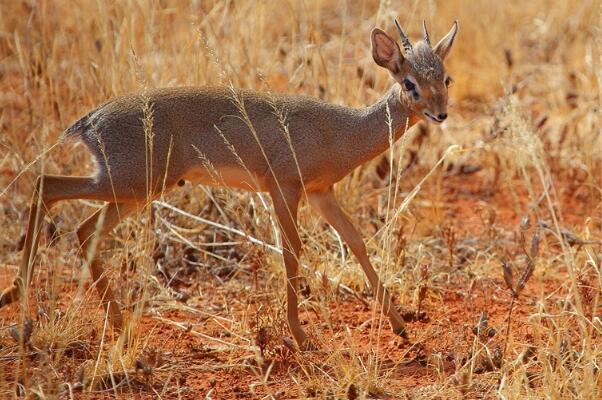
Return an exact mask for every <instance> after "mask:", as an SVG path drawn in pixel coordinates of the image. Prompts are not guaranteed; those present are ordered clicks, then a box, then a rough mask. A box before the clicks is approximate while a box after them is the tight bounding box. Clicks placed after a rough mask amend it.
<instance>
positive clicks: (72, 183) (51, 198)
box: [0, 175, 114, 307]
mask: <svg viewBox="0 0 602 400" xmlns="http://www.w3.org/2000/svg"><path fill="white" fill-rule="evenodd" d="M67 199H89V200H104V201H113V199H114V195H113V192H112V190H111V189H110V187H106V186H102V185H100V184H99V183H98V182H96V181H95V180H94V179H93V178H91V177H73V176H58V175H42V176H39V177H38V179H37V181H36V184H35V187H34V191H33V195H32V198H31V203H30V206H29V220H28V223H27V232H26V234H25V244H24V246H23V256H22V258H21V265H20V267H19V275H18V276H17V277H16V278H15V280H14V282H13V285H12V286H10V287H8V288H6V289H5V290H4V291H3V292H2V294H0V307H3V306H5V305H7V304H9V303H12V302H14V301H16V300H18V299H19V297H24V298H25V301H27V296H24V294H25V291H26V289H27V287H28V286H29V281H30V280H31V277H32V275H33V270H34V268H33V260H34V258H35V255H36V251H37V248H38V240H39V236H40V230H41V225H42V221H43V220H44V216H45V215H46V213H47V212H48V210H50V208H51V207H52V206H53V205H54V204H55V203H56V202H58V201H60V200H67Z"/></svg>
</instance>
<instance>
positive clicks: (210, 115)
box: [0, 21, 458, 346]
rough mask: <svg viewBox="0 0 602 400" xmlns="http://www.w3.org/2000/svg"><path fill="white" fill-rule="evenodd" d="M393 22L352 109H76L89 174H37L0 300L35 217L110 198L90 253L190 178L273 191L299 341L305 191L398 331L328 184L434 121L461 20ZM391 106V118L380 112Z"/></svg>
mask: <svg viewBox="0 0 602 400" xmlns="http://www.w3.org/2000/svg"><path fill="white" fill-rule="evenodd" d="M395 24H396V27H397V30H398V32H399V35H400V37H401V43H402V45H403V52H402V50H401V49H400V47H399V45H398V44H397V42H396V41H395V40H394V39H393V38H392V37H390V36H389V35H388V34H387V33H385V32H384V31H383V30H381V29H378V28H375V29H374V30H373V31H372V33H371V42H372V57H373V58H374V61H375V62H376V64H378V65H379V66H381V67H383V68H386V69H387V70H388V71H389V72H390V74H391V76H392V77H393V79H394V80H395V83H394V84H393V86H392V87H391V88H390V89H389V90H388V91H387V93H386V94H385V95H384V96H383V97H382V98H381V99H380V100H379V101H378V102H376V103H375V104H373V105H371V106H369V107H366V108H359V109H356V108H349V107H344V106H340V105H335V104H329V103H325V102H322V101H320V100H317V99H314V98H311V97H305V96H300V95H294V94H282V95H266V94H263V93H259V92H255V91H249V90H240V91H236V90H231V89H228V88H197V87H178V88H167V89H157V90H151V91H147V92H145V93H141V94H129V95H125V96H122V97H118V98H116V99H113V100H110V101H109V102H107V103H105V104H104V105H102V106H100V107H99V108H97V109H96V110H94V111H92V112H90V113H89V114H88V115H86V116H85V117H83V118H81V119H80V120H79V121H77V122H76V123H75V124H74V125H73V126H71V127H70V128H68V129H67V130H66V131H65V136H66V137H69V138H76V139H78V140H81V141H82V142H83V143H84V144H85V145H86V146H87V148H88V150H89V151H90V153H91V154H92V156H93V158H94V160H95V166H96V171H95V173H94V174H93V175H91V176H57V175H42V176H40V177H39V178H38V180H37V183H36V186H35V189H34V193H33V198H32V200H31V208H30V213H29V221H28V225H27V233H26V239H25V245H24V248H23V257H22V261H21V265H20V273H19V275H18V276H17V277H16V278H15V281H14V283H13V285H12V286H11V287H9V288H7V289H6V290H4V292H3V293H2V294H1V295H0V307H1V306H4V305H6V304H9V303H11V302H13V301H15V300H17V299H18V298H19V297H20V296H23V295H24V294H25V289H26V288H27V285H28V284H29V282H30V280H31V277H32V274H33V269H34V268H33V262H34V258H35V254H36V250H37V243H38V238H39V233H40V227H41V225H42V221H43V219H44V216H45V214H46V213H47V212H48V210H49V209H50V208H51V207H52V206H53V205H54V204H56V203H57V202H58V201H60V200H68V199H89V200H101V201H105V202H107V204H106V205H105V206H104V207H103V208H102V209H101V210H99V211H97V212H95V213H94V214H93V215H92V216H90V217H89V218H88V219H87V220H86V221H85V222H84V223H83V224H82V225H81V227H80V228H79V229H78V231H77V236H78V238H79V241H80V243H81V253H82V254H83V255H84V256H86V255H88V254H97V253H96V251H95V246H97V244H98V242H99V240H98V239H99V238H100V237H102V236H104V235H106V234H107V233H109V232H110V231H111V230H112V229H113V228H114V227H115V226H116V225H117V224H118V223H119V221H120V220H122V219H123V218H125V217H126V216H127V215H128V214H130V213H131V212H133V211H135V210H137V209H138V208H139V207H140V206H143V205H145V204H147V203H148V201H149V198H150V199H152V198H153V197H156V196H159V195H160V194H161V193H163V192H165V191H169V190H170V189H172V188H174V187H175V186H177V184H178V182H180V181H182V180H187V181H190V182H192V183H200V184H203V185H213V186H215V185H220V186H228V187H233V188H239V189H244V190H250V191H261V192H268V193H269V194H270V196H271V198H272V201H273V206H274V211H275V214H276V217H277V220H278V223H279V227H280V231H281V234H282V238H283V240H282V243H283V257H284V265H285V267H286V287H287V320H288V325H289V327H290V330H291V333H292V335H293V336H294V338H295V340H296V342H297V343H298V344H299V345H300V346H302V345H304V344H307V342H306V341H307V336H306V334H305V332H304V331H303V329H302V328H301V325H300V323H299V315H298V310H297V287H298V279H299V275H298V264H299V261H298V260H299V254H300V251H301V241H300V239H299V235H298V232H297V210H298V207H299V202H300V200H301V199H302V198H306V199H307V200H308V201H309V203H310V204H311V205H312V207H313V208H314V209H315V210H316V211H317V212H318V213H319V214H320V215H321V216H322V217H323V218H324V219H325V220H326V221H327V222H328V223H329V224H330V225H332V227H333V228H334V229H336V231H337V232H338V233H339V234H340V235H341V237H342V238H343V239H344V241H345V242H346V243H347V244H348V246H349V248H350V249H351V251H352V252H353V253H354V254H355V256H356V257H357V258H358V259H359V262H360V264H361V266H362V269H363V270H364V273H365V274H366V276H367V278H368V281H369V282H370V285H371V286H372V288H373V290H374V291H375V292H376V297H377V299H378V300H379V301H380V303H381V304H382V307H383V311H384V313H385V314H386V315H387V316H388V317H389V319H390V321H391V325H392V328H393V330H394V332H396V333H397V334H400V335H402V336H405V330H404V321H403V319H402V317H401V316H400V314H399V313H398V312H397V311H396V309H395V307H394V306H393V304H392V301H391V296H390V295H389V293H388V291H387V290H386V289H385V288H384V287H383V285H382V284H381V282H380V280H379V277H378V275H377V274H376V272H375V271H374V268H373V267H372V265H371V263H370V260H369V258H368V255H367V253H366V248H365V245H364V242H363V240H362V238H361V237H360V235H359V233H358V232H357V230H356V229H355V228H354V226H353V225H352V223H351V222H350V221H349V219H348V217H347V216H346V215H345V213H344V212H343V211H342V210H341V208H340V207H339V205H338V204H337V201H336V199H335V196H334V192H333V185H334V184H335V183H336V182H338V181H340V180H341V179H342V178H343V177H345V176H346V175H347V174H349V173H350V172H351V171H352V170H353V169H354V168H356V167H357V166H359V165H361V164H363V163H365V162H367V161H369V160H370V159H372V158H373V157H375V156H376V155H378V154H380V153H382V152H383V151H384V150H385V149H387V148H388V147H389V145H390V138H389V132H390V128H392V131H393V135H394V139H395V140H397V139H398V138H399V137H400V136H401V135H402V134H403V133H404V132H405V131H406V129H407V128H408V127H411V126H412V125H414V124H415V123H417V122H418V121H420V120H427V121H430V122H433V123H437V124H439V123H442V122H443V121H444V120H445V119H446V118H447V99H448V86H449V84H450V82H451V78H450V77H449V75H448V74H447V73H446V71H445V68H444V66H443V60H445V58H446V57H447V55H448V54H449V52H450V49H451V47H452V45H453V43H454V40H455V38H456V34H457V32H458V24H457V22H455V23H454V25H453V27H452V29H451V30H450V32H449V33H448V34H447V35H446V36H445V37H443V39H441V41H439V43H437V44H436V45H435V46H434V47H433V46H431V42H430V39H429V34H428V32H427V29H426V25H424V24H423V33H424V38H423V40H422V41H420V42H418V43H416V44H415V45H412V44H411V43H410V41H409V39H408V38H407V36H406V35H405V34H404V32H403V31H402V29H401V27H400V26H399V23H398V22H397V21H395ZM275 110H279V111H280V112H275ZM389 113H390V116H391V118H392V123H391V122H389V123H388V122H387V121H388V117H387V116H388V115H389ZM149 114H150V119H151V123H150V124H149V123H148V119H149ZM145 121H146V122H145ZM145 125H146V127H145ZM149 130H150V131H151V132H150V134H149V132H148V131H149ZM151 140H152V143H151ZM101 264H102V263H101V259H99V258H98V256H95V257H94V258H93V259H92V260H90V269H91V272H92V277H93V279H94V281H95V284H96V287H97V289H98V291H99V293H100V296H101V298H102V300H103V303H104V304H105V307H107V312H108V315H109V317H110V319H111V321H112V323H113V324H114V326H115V327H116V328H119V327H121V325H122V316H121V312H120V309H119V306H118V303H117V302H116V299H115V296H114V294H113V291H112V290H111V287H110V285H109V283H108V280H107V278H106V276H105V274H104V270H103V267H102V265H101Z"/></svg>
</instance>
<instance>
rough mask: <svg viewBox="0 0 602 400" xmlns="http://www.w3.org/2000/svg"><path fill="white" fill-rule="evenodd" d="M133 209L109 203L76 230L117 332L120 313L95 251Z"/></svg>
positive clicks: (120, 318)
mask: <svg viewBox="0 0 602 400" xmlns="http://www.w3.org/2000/svg"><path fill="white" fill-rule="evenodd" d="M135 209H136V204H124V203H109V204H107V205H105V206H104V207H103V208H101V209H100V210H98V211H96V212H95V213H94V214H92V215H91V216H90V217H89V218H88V219H87V220H86V221H84V222H83V223H82V224H81V226H80V227H79V229H78V230H77V237H78V239H79V242H80V244H81V248H80V250H81V253H82V255H83V257H84V259H85V260H86V261H87V262H88V264H89V266H90V271H91V272H92V278H93V279H94V282H95V284H96V289H97V290H98V293H99V295H100V298H101V300H102V302H103V304H104V306H105V309H106V310H107V313H108V315H109V318H110V320H111V322H112V324H113V326H114V327H115V328H116V329H118V330H119V329H120V328H121V326H122V323H123V319H122V317H121V311H120V310H119V305H118V304H117V300H116V299H115V294H114V293H113V290H112V289H111V286H110V285H109V281H108V279H107V277H106V276H105V271H104V268H103V266H102V261H101V259H100V257H98V255H97V252H96V250H97V247H98V244H99V243H100V241H101V240H102V238H103V237H104V236H106V234H108V233H109V232H110V231H111V230H112V229H113V228H114V227H115V226H116V225H117V224H118V223H119V222H120V220H122V219H124V218H125V217H126V216H127V215H128V214H130V213H131V212H133V211H134V210H135Z"/></svg>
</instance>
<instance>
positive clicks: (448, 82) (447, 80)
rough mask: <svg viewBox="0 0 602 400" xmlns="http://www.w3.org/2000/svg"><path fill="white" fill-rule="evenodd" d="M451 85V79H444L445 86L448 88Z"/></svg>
mask: <svg viewBox="0 0 602 400" xmlns="http://www.w3.org/2000/svg"><path fill="white" fill-rule="evenodd" d="M452 83H454V80H453V79H452V78H451V77H449V76H448V77H447V78H445V86H447V87H449V86H450V85H451V84H452Z"/></svg>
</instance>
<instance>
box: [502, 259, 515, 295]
mask: <svg viewBox="0 0 602 400" xmlns="http://www.w3.org/2000/svg"><path fill="white" fill-rule="evenodd" d="M502 269H503V270H504V282H506V286H508V289H510V291H511V292H512V295H513V296H514V295H515V291H514V274H513V273H512V267H510V265H508V263H507V262H506V261H502Z"/></svg>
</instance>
